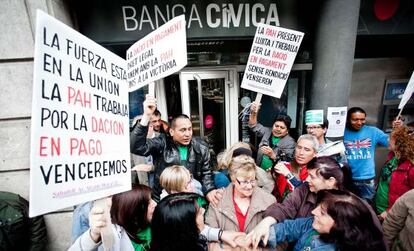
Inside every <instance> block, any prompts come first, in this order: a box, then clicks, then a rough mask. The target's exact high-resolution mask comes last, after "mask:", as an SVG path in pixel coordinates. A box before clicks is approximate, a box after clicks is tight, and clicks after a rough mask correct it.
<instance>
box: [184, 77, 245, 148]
mask: <svg viewBox="0 0 414 251" xmlns="http://www.w3.org/2000/svg"><path fill="white" fill-rule="evenodd" d="M233 76H234V75H233V72H232V71H227V70H223V71H192V72H181V73H180V83H181V101H182V111H183V113H184V114H187V115H189V116H190V118H191V121H192V122H193V135H194V136H195V137H197V136H199V137H201V138H202V139H204V140H205V141H206V142H207V143H208V145H209V147H210V149H211V150H213V151H214V153H215V154H218V153H220V152H221V151H223V150H224V149H226V147H227V146H228V144H230V143H231V137H232V134H233V133H232V132H231V131H232V123H231V122H230V121H231V120H232V119H231V117H232V116H231V115H230V113H231V108H230V104H231V98H232V97H231V96H232V95H231V93H230V92H232V91H233V90H232V89H233V88H234V86H235V85H234V83H233V81H234V77H233ZM236 95H237V92H236ZM236 102H237V99H236ZM233 117H234V116H233ZM233 119H234V118H233ZM235 121H236V122H237V111H236V117H235ZM235 132H237V129H236V130H235ZM237 136H238V135H237Z"/></svg>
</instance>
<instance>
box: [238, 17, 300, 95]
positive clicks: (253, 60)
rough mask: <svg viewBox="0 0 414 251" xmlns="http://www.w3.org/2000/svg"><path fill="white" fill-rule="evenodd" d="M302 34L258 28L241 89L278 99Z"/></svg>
mask: <svg viewBox="0 0 414 251" xmlns="http://www.w3.org/2000/svg"><path fill="white" fill-rule="evenodd" d="M303 36H304V33H302V32H299V31H294V30H289V29H285V28H281V27H276V26H271V25H266V24H259V25H258V26H257V30H256V35H255V37H254V39H253V44H252V48H251V50H250V54H249V59H248V62H247V65H246V69H245V72H244V75H243V81H242V85H241V87H242V88H244V89H248V90H251V91H255V92H258V93H263V94H266V95H269V96H273V97H276V98H280V96H281V95H282V92H283V89H284V88H285V84H286V81H287V79H288V77H289V73H290V70H291V69H292V65H293V62H294V61H295V57H296V54H297V53H298V51H299V46H300V44H301V42H302V40H303Z"/></svg>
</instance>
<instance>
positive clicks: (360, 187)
mask: <svg viewBox="0 0 414 251" xmlns="http://www.w3.org/2000/svg"><path fill="white" fill-rule="evenodd" d="M352 185H353V189H354V192H355V194H356V195H358V196H359V197H360V198H362V199H364V200H366V201H367V202H368V203H369V204H371V205H372V203H373V201H374V197H375V182H374V179H373V178H372V179H368V180H353V181H352Z"/></svg>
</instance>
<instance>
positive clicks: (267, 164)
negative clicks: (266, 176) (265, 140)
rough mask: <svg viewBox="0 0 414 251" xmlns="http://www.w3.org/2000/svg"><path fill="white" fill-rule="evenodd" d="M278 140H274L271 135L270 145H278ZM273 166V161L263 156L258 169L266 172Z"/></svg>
mask: <svg viewBox="0 0 414 251" xmlns="http://www.w3.org/2000/svg"><path fill="white" fill-rule="evenodd" d="M279 141H280V138H276V137H275V136H273V135H272V144H273V145H274V146H275V145H277V143H279ZM272 166H273V160H271V159H270V158H269V157H268V156H267V155H263V157H262V162H261V163H260V167H261V168H262V169H263V170H265V171H266V170H267V169H269V168H271V167H272Z"/></svg>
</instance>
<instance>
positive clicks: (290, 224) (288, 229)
mask: <svg viewBox="0 0 414 251" xmlns="http://www.w3.org/2000/svg"><path fill="white" fill-rule="evenodd" d="M312 223H313V217H309V218H298V219H295V220H285V221H284V222H282V223H277V224H273V225H272V226H271V227H270V234H269V241H268V244H267V245H268V246H270V247H272V248H275V247H276V245H277V243H279V242H284V241H288V242H296V241H297V242H296V245H295V247H294V249H293V250H294V251H300V250H318V251H335V250H337V249H336V246H335V244H334V243H326V242H323V241H322V240H321V239H320V238H319V235H318V234H316V235H312V234H313V233H315V232H316V231H315V230H314V229H313V227H312Z"/></svg>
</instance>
